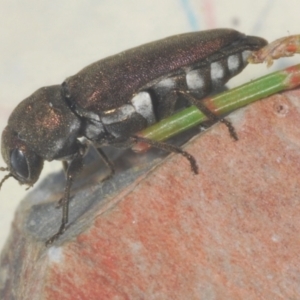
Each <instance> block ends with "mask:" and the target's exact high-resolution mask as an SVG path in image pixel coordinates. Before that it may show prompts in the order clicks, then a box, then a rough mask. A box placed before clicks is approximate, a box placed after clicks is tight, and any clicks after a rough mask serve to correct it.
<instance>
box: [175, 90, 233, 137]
mask: <svg viewBox="0 0 300 300" xmlns="http://www.w3.org/2000/svg"><path fill="white" fill-rule="evenodd" d="M177 93H178V94H180V95H182V96H183V97H184V98H186V99H187V101H188V102H189V103H190V104H191V105H195V106H196V107H197V108H198V109H199V110H200V111H201V112H202V113H203V114H204V115H205V116H206V117H207V118H208V119H209V121H213V122H219V121H220V122H222V123H224V124H225V125H226V126H227V128H228V130H229V133H230V136H231V137H232V138H233V139H234V140H235V141H237V140H238V136H237V133H236V131H235V129H234V127H233V125H232V124H231V122H230V121H228V120H226V119H225V118H219V117H218V116H217V115H215V114H214V113H213V112H212V111H211V110H209V109H208V108H207V107H206V106H205V105H204V104H203V102H202V101H201V100H198V99H196V98H195V97H194V96H192V95H191V94H190V93H189V92H187V91H180V90H179V91H177Z"/></svg>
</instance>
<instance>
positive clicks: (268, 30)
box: [0, 0, 300, 248]
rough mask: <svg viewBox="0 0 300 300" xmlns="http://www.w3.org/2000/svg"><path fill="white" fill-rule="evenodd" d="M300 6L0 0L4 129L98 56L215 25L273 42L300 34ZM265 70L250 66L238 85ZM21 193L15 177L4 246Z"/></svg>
mask: <svg viewBox="0 0 300 300" xmlns="http://www.w3.org/2000/svg"><path fill="white" fill-rule="evenodd" d="M299 11H300V1H299V0H288V1H286V0H277V1H276V0H260V1H258V0H256V1H255V0H251V1H248V0H219V1H217V0H163V1H162V0H151V1H141V0H119V1H113V0H84V1H83V0H51V1H41V0H30V1H28V0H22V1H21V0H19V1H18V0H0V131H1V132H2V130H3V128H4V127H5V125H6V122H7V119H8V117H9V115H10V112H11V111H12V110H13V108H14V107H15V106H16V105H17V104H18V103H19V102H20V101H21V100H22V99H24V98H25V97H27V96H29V95H30V94H31V93H33V92H34V91H35V90H36V89H38V88H39V87H42V86H46V85H52V84H59V83H61V82H62V81H63V80H64V79H65V78H66V77H67V76H70V75H73V74H74V73H76V72H77V71H79V70H80V69H81V68H83V67H84V66H86V65H87V64H89V63H91V62H93V61H96V60H98V59H100V58H104V57H106V56H109V55H112V54H115V53H118V52H119V51H122V50H125V49H127V48H130V47H133V46H137V45H140V44H142V43H146V42H149V41H152V40H155V39H159V38H162V37H166V36H169V35H173V34H177V33H182V32H188V31H194V30H204V29H210V28H218V27H230V28H235V29H237V30H239V31H241V32H244V33H247V34H249V35H258V36H261V37H264V38H266V39H268V40H269V41H272V40H274V39H276V38H279V37H282V36H286V35H289V34H297V33H300V28H299V27H300V24H299ZM296 60H300V58H296ZM288 63H289V64H291V63H292V61H291V60H290V61H288ZM285 64H286V61H280V62H278V63H276V64H275V66H274V68H276V69H278V68H281V67H283V66H284V65H285ZM266 72H267V70H266V69H265V67H262V68H259V67H257V66H251V67H248V68H247V70H246V71H245V72H244V73H243V75H242V76H238V77H237V79H236V80H235V82H234V85H236V84H237V83H242V82H245V81H247V80H249V79H252V78H255V77H258V76H260V75H262V74H264V73H266ZM0 166H4V163H3V161H2V159H1V161H0ZM59 168H60V164H59V163H57V162H52V163H47V164H46V166H45V169H44V171H43V176H45V175H46V174H47V172H53V171H54V170H57V169H59ZM2 176H4V174H3V175H2V174H1V176H0V177H2ZM24 194H25V187H24V186H23V187H22V186H19V184H18V183H17V182H16V181H15V180H13V179H9V180H8V181H7V182H6V183H5V184H4V186H3V187H2V190H1V192H0V228H1V230H0V248H2V245H3V243H4V242H5V239H6V237H7V235H8V233H9V228H10V223H11V220H12V218H13V216H14V211H15V208H16V206H17V205H18V203H19V202H20V200H21V199H22V197H23V196H24Z"/></svg>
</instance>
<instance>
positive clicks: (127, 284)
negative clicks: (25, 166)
mask: <svg viewBox="0 0 300 300" xmlns="http://www.w3.org/2000/svg"><path fill="white" fill-rule="evenodd" d="M299 97H300V91H299V90H298V91H290V92H287V93H284V94H282V95H275V96H273V97H271V98H268V99H265V100H263V101H259V102H256V103H255V104H253V105H250V106H248V107H246V108H244V109H241V110H239V111H237V112H235V113H233V114H231V115H230V119H231V121H232V122H233V124H234V126H235V128H236V131H237V133H238V136H239V141H237V142H234V141H233V140H232V139H231V138H230V136H229V134H228V130H227V128H226V127H225V126H224V125H223V124H218V125H216V126H214V127H212V128H211V129H209V130H207V131H206V132H204V133H202V134H200V135H198V136H196V137H195V138H193V139H192V140H191V141H189V142H188V143H187V144H186V145H185V150H186V151H188V152H189V153H191V154H192V155H194V157H195V158H196V160H197V162H198V165H199V175H194V174H193V173H192V172H191V170H190V166H189V164H188V162H187V160H186V159H185V158H184V157H182V156H180V155H174V154H172V155H169V156H167V157H166V158H164V159H162V158H154V157H157V156H156V154H155V153H150V154H147V155H141V156H138V155H133V154H132V153H130V151H128V152H126V153H122V155H121V156H120V158H119V160H118V163H117V166H118V168H119V169H122V170H118V171H117V174H116V175H115V176H114V178H113V179H112V180H109V181H106V182H104V183H102V184H100V183H99V182H100V181H101V178H102V177H103V176H104V174H105V170H101V171H99V172H98V171H97V170H98V169H99V164H98V163H97V160H93V161H92V162H87V163H86V164H87V166H86V168H85V171H84V172H83V173H82V174H81V176H80V178H79V179H78V180H77V181H76V182H75V184H74V188H73V189H72V194H73V195H74V198H73V199H72V201H71V205H70V223H69V228H68V229H67V231H66V232H65V233H64V234H63V236H62V237H60V238H59V239H58V240H57V241H56V242H55V243H54V244H53V245H52V246H51V247H48V248H47V247H45V241H46V239H47V238H49V237H50V236H51V235H52V234H54V233H55V232H56V230H57V229H58V227H59V225H60V219H61V211H60V210H59V209H56V208H55V203H56V201H57V200H58V199H59V198H60V197H61V194H62V191H63V187H64V177H63V174H62V173H59V174H53V175H52V176H49V177H48V178H47V179H46V180H45V181H44V182H42V183H41V184H40V185H39V186H38V187H37V188H36V189H34V190H33V191H32V192H30V193H29V194H28V196H27V197H26V199H24V200H23V201H22V203H21V205H20V207H19V209H18V211H17V212H16V217H15V220H14V222H13V225H12V231H11V234H10V237H9V240H8V241H7V243H6V246H5V248H4V250H3V252H2V254H1V260H0V264H1V277H0V283H1V285H0V287H1V289H0V298H1V299H3V300H5V299H22V300H27V299H30V300H37V299H39V300H40V299H47V300H51V299H53V300H54V299H89V300H93V299H97V300H98V299H173V300H174V299H232V300H234V299H275V300H276V299H298V298H300V290H299V273H300V262H299V261H300V260H299V249H300V239H299V232H300V218H299V212H300V196H299V195H300V130H299V126H300V113H299V111H300V109H299V107H300V105H299Z"/></svg>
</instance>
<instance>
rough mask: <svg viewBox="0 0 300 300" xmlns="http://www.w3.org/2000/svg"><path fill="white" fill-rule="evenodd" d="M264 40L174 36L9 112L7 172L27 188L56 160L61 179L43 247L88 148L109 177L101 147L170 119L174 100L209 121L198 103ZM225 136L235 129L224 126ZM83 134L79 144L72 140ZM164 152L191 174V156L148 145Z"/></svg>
mask: <svg viewBox="0 0 300 300" xmlns="http://www.w3.org/2000/svg"><path fill="white" fill-rule="evenodd" d="M266 44H267V42H266V41H265V40H264V39H262V38H259V37H253V36H246V35H244V34H241V33H239V32H237V31H235V30H231V29H216V30H208V31H202V32H192V33H186V34H181V35H175V36H172V37H168V38H165V39H162V40H159V41H156V42H152V43H148V44H145V45H142V46H139V47H136V48H132V49H129V50H127V51H124V52H121V53H119V54H117V55H114V56H110V57H108V58H105V59H102V60H99V61H97V62H95V63H93V64H91V65H89V66H87V67H85V68H84V69H82V70H81V71H80V72H79V73H77V74H75V75H74V76H71V77H69V78H67V79H66V80H65V81H64V82H63V84H62V85H54V86H48V87H42V88H40V89H39V90H37V91H36V92H34V93H33V94H32V95H31V96H29V97H28V98H26V99H25V100H23V101H22V102H21V103H20V104H19V105H18V106H17V107H16V108H15V109H14V111H13V112H12V114H11V115H10V117H9V119H8V125H7V126H6V128H5V129H4V131H3V133H2V145H1V151H2V156H3V159H4V161H5V162H6V164H7V167H6V168H1V169H0V170H2V171H8V172H9V173H8V174H7V175H6V176H4V178H3V179H2V181H1V183H0V187H1V185H2V184H3V182H4V181H5V180H6V179H7V178H9V177H13V178H15V179H16V180H17V181H18V182H19V183H20V184H26V185H28V186H32V185H33V184H34V183H35V182H36V181H37V180H38V178H39V175H40V173H41V170H42V168H43V162H44V161H45V160H47V161H52V160H61V161H62V162H63V168H64V170H65V174H66V185H65V191H64V195H63V197H62V199H61V200H60V204H61V206H62V221H61V226H60V228H59V230H58V232H57V233H56V234H54V235H53V236H52V237H51V238H50V239H49V240H48V241H47V242H46V243H47V244H51V243H52V242H53V241H54V240H55V239H57V238H58V237H59V236H60V235H61V234H62V233H63V232H64V231H65V229H66V224H67V223H68V208H69V200H70V189H71V185H72V182H73V181H74V179H75V177H76V175H77V174H78V173H79V172H80V171H81V169H82V167H83V162H82V161H83V156H84V154H85V153H86V149H87V144H88V143H92V144H93V145H94V146H95V147H96V148H97V150H98V152H99V155H100V156H101V158H102V159H103V161H104V162H105V163H106V165H107V166H108V168H109V169H110V173H109V175H108V176H107V178H108V177H110V176H111V175H113V173H114V166H113V164H112V162H110V160H109V159H108V158H107V157H106V155H105V154H104V153H103V151H102V150H101V147H102V146H103V145H113V146H123V147H130V146H131V145H132V144H134V143H135V142H137V141H139V140H140V139H141V138H139V137H137V136H135V134H136V133H137V132H138V131H140V130H142V129H144V128H146V127H147V126H149V125H151V124H153V123H155V122H157V121H159V120H161V119H162V118H164V117H167V116H169V115H171V114H172V113H173V112H174V111H175V107H177V104H178V101H179V100H180V99H185V101H186V102H187V104H194V105H196V106H197V107H198V108H199V109H202V110H204V113H206V114H207V115H208V116H209V117H210V119H214V120H215V119H216V117H215V116H214V115H213V114H212V113H210V112H209V111H208V110H207V109H206V108H205V107H203V105H201V102H200V101H199V100H200V99H202V98H203V97H204V96H206V95H208V94H209V93H210V92H212V91H213V90H214V89H216V88H219V87H220V86H223V85H224V84H225V83H226V82H227V81H228V80H229V79H230V78H231V77H233V76H235V75H237V74H238V73H239V72H241V71H242V69H243V68H244V67H245V66H246V64H247V62H246V60H247V57H248V55H249V54H250V53H251V51H254V50H258V49H260V48H261V47H263V46H265V45H266ZM225 123H226V124H227V126H228V127H229V129H230V132H231V134H232V135H233V136H234V137H235V132H234V130H233V127H232V126H231V125H230V123H229V122H228V121H227V122H226V121H225ZM81 137H84V138H85V141H84V142H82V141H80V140H79V138H81ZM148 142H149V143H150V144H151V145H153V146H156V147H158V148H161V149H164V150H166V151H171V152H172V151H173V152H177V153H181V154H182V155H184V156H185V157H186V158H188V160H189V161H190V163H191V166H192V169H193V171H194V172H195V173H197V165H196V162H195V160H194V158H193V157H192V156H191V155H190V154H188V153H186V152H185V151H183V150H181V149H180V148H179V147H175V146H172V145H169V144H166V143H158V142H153V141H148Z"/></svg>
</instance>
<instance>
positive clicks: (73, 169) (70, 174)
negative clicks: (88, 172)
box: [46, 147, 85, 246]
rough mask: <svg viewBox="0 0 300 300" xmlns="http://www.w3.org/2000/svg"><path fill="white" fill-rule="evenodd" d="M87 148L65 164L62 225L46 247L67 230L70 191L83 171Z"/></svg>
mask: <svg viewBox="0 0 300 300" xmlns="http://www.w3.org/2000/svg"><path fill="white" fill-rule="evenodd" d="M82 150H85V147H81V149H79V150H78V152H77V153H76V154H75V155H74V157H73V158H72V160H71V161H70V162H68V163H67V164H66V163H65V164H64V166H67V169H66V185H65V190H64V195H63V198H62V199H61V200H60V201H59V203H60V205H61V207H62V219H61V225H60V227H59V229H58V231H57V233H56V234H54V235H53V236H52V237H51V238H49V239H48V240H47V241H46V246H49V245H51V244H52V243H53V242H54V241H55V240H56V239H58V237H59V236H60V235H62V234H63V233H64V232H65V230H66V225H67V223H68V218H69V202H70V190H71V186H72V183H73V181H74V179H75V177H76V176H77V175H78V173H79V172H80V171H81V170H82V167H83V156H84V153H85V151H82Z"/></svg>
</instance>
